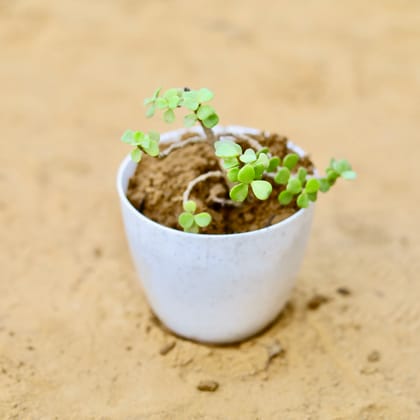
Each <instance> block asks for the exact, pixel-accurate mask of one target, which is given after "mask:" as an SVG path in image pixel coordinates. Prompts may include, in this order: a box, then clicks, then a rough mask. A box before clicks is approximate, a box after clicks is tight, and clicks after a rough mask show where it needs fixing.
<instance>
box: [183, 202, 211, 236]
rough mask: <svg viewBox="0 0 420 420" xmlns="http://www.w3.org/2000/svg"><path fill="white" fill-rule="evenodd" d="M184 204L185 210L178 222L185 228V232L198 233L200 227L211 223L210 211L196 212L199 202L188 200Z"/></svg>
mask: <svg viewBox="0 0 420 420" xmlns="http://www.w3.org/2000/svg"><path fill="white" fill-rule="evenodd" d="M182 206H183V208H184V212H182V213H181V214H180V215H179V216H178V223H179V224H180V225H181V227H182V228H183V229H184V232H189V233H198V232H199V230H200V228H204V227H207V226H208V225H209V224H210V223H211V216H210V214H209V213H206V212H202V213H198V214H194V213H195V211H196V210H197V204H196V203H195V202H194V201H192V200H188V201H186V202H184V203H183V205H182Z"/></svg>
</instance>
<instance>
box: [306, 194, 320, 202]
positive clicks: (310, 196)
mask: <svg viewBox="0 0 420 420" xmlns="http://www.w3.org/2000/svg"><path fill="white" fill-rule="evenodd" d="M308 198H309V200H311V201H316V200H317V198H318V192H314V193H308Z"/></svg>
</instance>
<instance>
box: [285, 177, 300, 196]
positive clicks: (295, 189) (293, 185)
mask: <svg viewBox="0 0 420 420" xmlns="http://www.w3.org/2000/svg"><path fill="white" fill-rule="evenodd" d="M287 191H289V192H290V193H292V194H294V195H296V194H299V193H300V192H301V191H302V183H301V182H300V181H299V179H297V178H290V179H289V182H288V183H287Z"/></svg>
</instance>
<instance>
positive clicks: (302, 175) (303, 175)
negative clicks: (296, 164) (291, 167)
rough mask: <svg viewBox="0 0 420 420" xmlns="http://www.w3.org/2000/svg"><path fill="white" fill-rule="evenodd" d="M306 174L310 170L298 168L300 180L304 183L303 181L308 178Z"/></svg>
mask: <svg viewBox="0 0 420 420" xmlns="http://www.w3.org/2000/svg"><path fill="white" fill-rule="evenodd" d="M306 175H308V171H307V170H306V169H305V168H302V167H300V168H299V169H298V173H297V176H298V179H299V181H300V182H301V183H302V184H303V183H304V182H305V180H306Z"/></svg>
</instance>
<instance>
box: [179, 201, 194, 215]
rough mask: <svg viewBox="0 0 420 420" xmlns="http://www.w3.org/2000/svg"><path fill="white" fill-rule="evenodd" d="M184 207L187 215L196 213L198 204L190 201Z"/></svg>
mask: <svg viewBox="0 0 420 420" xmlns="http://www.w3.org/2000/svg"><path fill="white" fill-rule="evenodd" d="M182 207H183V208H184V210H185V211H186V212H187V213H194V212H195V211H196V209H197V204H195V202H194V201H193V200H188V201H186V202H185V203H183V204H182Z"/></svg>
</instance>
